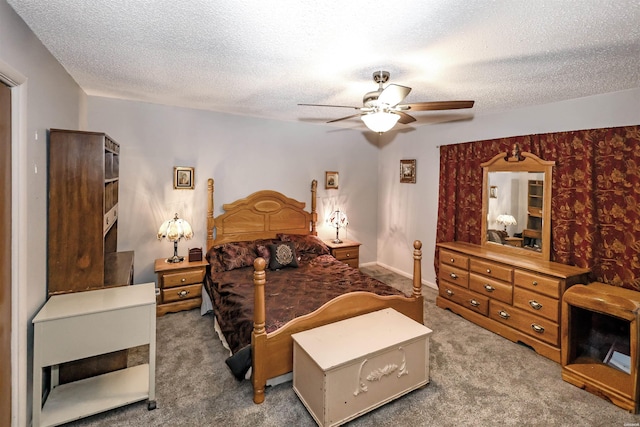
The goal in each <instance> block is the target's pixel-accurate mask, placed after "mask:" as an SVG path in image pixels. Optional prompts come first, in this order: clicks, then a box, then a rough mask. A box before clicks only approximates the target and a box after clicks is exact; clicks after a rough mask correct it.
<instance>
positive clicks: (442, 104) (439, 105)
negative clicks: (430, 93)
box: [399, 101, 475, 111]
mask: <svg viewBox="0 0 640 427" xmlns="http://www.w3.org/2000/svg"><path fill="white" fill-rule="evenodd" d="M474 102H475V101H432V102H414V103H413V104H407V105H402V109H405V108H406V107H408V108H406V109H408V110H412V111H433V110H457V109H461V108H471V107H473V104H474ZM399 107H400V106H399Z"/></svg>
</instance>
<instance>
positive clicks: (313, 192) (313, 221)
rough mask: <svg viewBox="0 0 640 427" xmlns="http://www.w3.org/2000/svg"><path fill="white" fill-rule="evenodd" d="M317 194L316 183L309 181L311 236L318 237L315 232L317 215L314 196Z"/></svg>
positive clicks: (315, 181)
mask: <svg viewBox="0 0 640 427" xmlns="http://www.w3.org/2000/svg"><path fill="white" fill-rule="evenodd" d="M317 193H318V181H317V180H315V179H314V180H313V181H311V234H313V235H314V236H317V235H318V232H317V231H316V222H318V213H317V212H316V196H317Z"/></svg>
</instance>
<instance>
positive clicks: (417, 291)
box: [412, 240, 422, 298]
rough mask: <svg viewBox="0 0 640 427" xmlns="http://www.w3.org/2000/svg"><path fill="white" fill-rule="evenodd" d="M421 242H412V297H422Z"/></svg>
mask: <svg viewBox="0 0 640 427" xmlns="http://www.w3.org/2000/svg"><path fill="white" fill-rule="evenodd" d="M421 264H422V242H421V241H420V240H415V241H414V242H413V294H412V296H413V297H416V298H417V297H420V296H422V265H421Z"/></svg>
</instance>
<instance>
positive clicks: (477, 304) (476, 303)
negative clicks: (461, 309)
mask: <svg viewBox="0 0 640 427" xmlns="http://www.w3.org/2000/svg"><path fill="white" fill-rule="evenodd" d="M469 304H471V305H472V306H474V307H479V306H480V303H479V302H478V301H476V300H474V299H472V300H470V301H469Z"/></svg>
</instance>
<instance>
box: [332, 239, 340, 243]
mask: <svg viewBox="0 0 640 427" xmlns="http://www.w3.org/2000/svg"><path fill="white" fill-rule="evenodd" d="M331 243H342V240H340V239H333V240H332V241H331Z"/></svg>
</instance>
